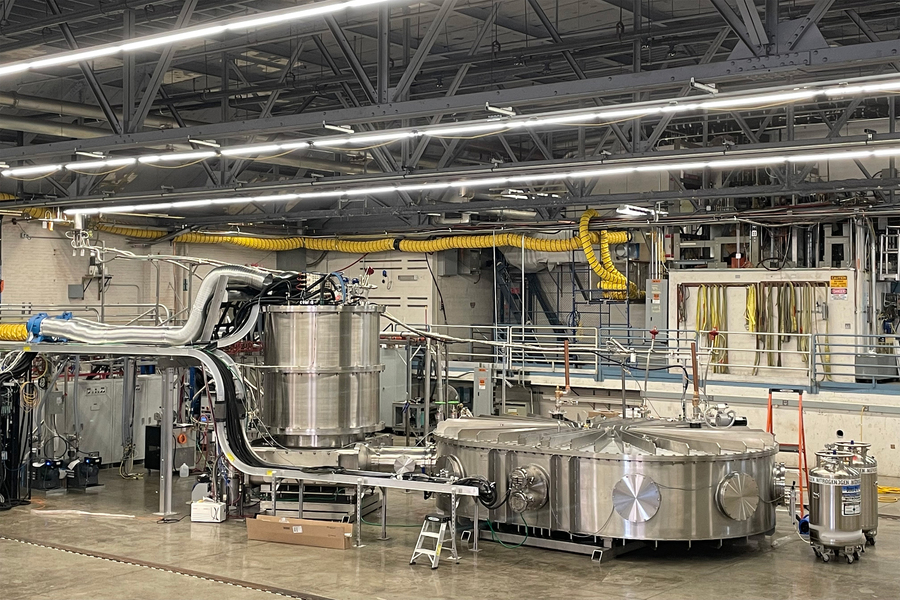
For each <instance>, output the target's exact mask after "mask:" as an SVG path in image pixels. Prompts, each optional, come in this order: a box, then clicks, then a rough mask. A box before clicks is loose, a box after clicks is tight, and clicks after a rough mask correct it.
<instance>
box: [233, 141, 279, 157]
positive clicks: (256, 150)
mask: <svg viewBox="0 0 900 600" xmlns="http://www.w3.org/2000/svg"><path fill="white" fill-rule="evenodd" d="M280 150H281V146H280V145H278V144H269V145H267V146H254V147H253V148H225V149H224V150H220V151H219V154H221V155H222V156H234V155H236V154H237V155H241V154H246V155H248V156H249V155H251V154H267V153H269V152H278V151H280Z"/></svg>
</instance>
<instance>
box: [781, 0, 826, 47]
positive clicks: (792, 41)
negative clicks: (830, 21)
mask: <svg viewBox="0 0 900 600" xmlns="http://www.w3.org/2000/svg"><path fill="white" fill-rule="evenodd" d="M832 4H834V0H819V1H818V2H816V3H815V5H814V6H813V7H812V8H811V9H810V11H809V14H807V15H806V16H805V17H804V18H803V20H802V21H801V22H800V25H798V26H797V29H796V30H794V33H792V34H791V37H790V38H789V39H788V47H789V48H790V49H791V50H793V49H794V48H796V47H797V44H799V43H800V40H802V39H803V36H804V35H806V32H807V31H809V30H810V29H815V27H816V24H817V23H818V22H819V21H820V20H821V19H822V17H824V16H825V13H826V12H828V9H829V8H831V5H832Z"/></svg>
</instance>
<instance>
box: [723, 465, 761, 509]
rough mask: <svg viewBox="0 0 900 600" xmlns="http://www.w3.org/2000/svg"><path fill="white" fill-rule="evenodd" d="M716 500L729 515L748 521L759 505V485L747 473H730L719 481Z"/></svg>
mask: <svg viewBox="0 0 900 600" xmlns="http://www.w3.org/2000/svg"><path fill="white" fill-rule="evenodd" d="M716 502H717V503H718V505H719V510H721V511H722V512H723V513H725V515H726V516H727V517H730V518H732V519H734V520H735V521H746V520H747V519H749V518H750V517H752V516H753V515H754V513H756V507H757V506H759V486H758V485H757V484H756V480H755V479H753V478H752V477H750V476H749V475H747V474H746V473H729V474H728V475H726V476H725V477H724V478H723V479H722V481H721V482H719V488H718V489H717V490H716Z"/></svg>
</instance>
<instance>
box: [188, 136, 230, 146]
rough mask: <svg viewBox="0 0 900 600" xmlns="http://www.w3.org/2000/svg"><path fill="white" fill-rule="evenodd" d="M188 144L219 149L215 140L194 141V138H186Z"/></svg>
mask: <svg viewBox="0 0 900 600" xmlns="http://www.w3.org/2000/svg"><path fill="white" fill-rule="evenodd" d="M188 142H190V143H191V144H197V145H198V146H209V147H210V148H221V147H222V146H221V144H219V143H218V142H217V141H216V140H195V139H194V138H188Z"/></svg>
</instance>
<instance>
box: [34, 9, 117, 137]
mask: <svg viewBox="0 0 900 600" xmlns="http://www.w3.org/2000/svg"><path fill="white" fill-rule="evenodd" d="M47 6H48V7H49V8H50V11H51V12H52V13H53V14H54V15H58V14H60V13H61V12H62V11H61V10H60V8H59V4H57V3H56V0H47ZM59 30H60V31H62V34H63V36H64V37H65V38H66V44H67V45H68V46H69V48H70V49H71V50H77V49H78V42H77V41H76V40H75V35H74V34H73V33H72V30H71V29H70V28H69V25H68V23H60V24H59ZM78 67H79V68H80V69H81V73H82V75H84V78H85V80H86V81H87V84H88V87H90V88H91V92H92V93H93V94H94V99H95V100H96V101H97V104H98V105H100V108H101V109H102V110H103V114H104V115H106V121H107V122H108V123H109V126H110V127H112V130H113V131H114V132H115V133H117V134H122V133H123V130H122V123H121V122H119V117H118V115H116V112H115V111H114V110H113V108H112V105H111V104H110V103H109V99H108V98H107V97H106V92H104V91H103V87H102V86H101V85H100V82H99V81H97V76H96V75H94V71H93V70H92V69H91V66H90V65H89V64H88V63H86V62H80V63H78Z"/></svg>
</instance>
